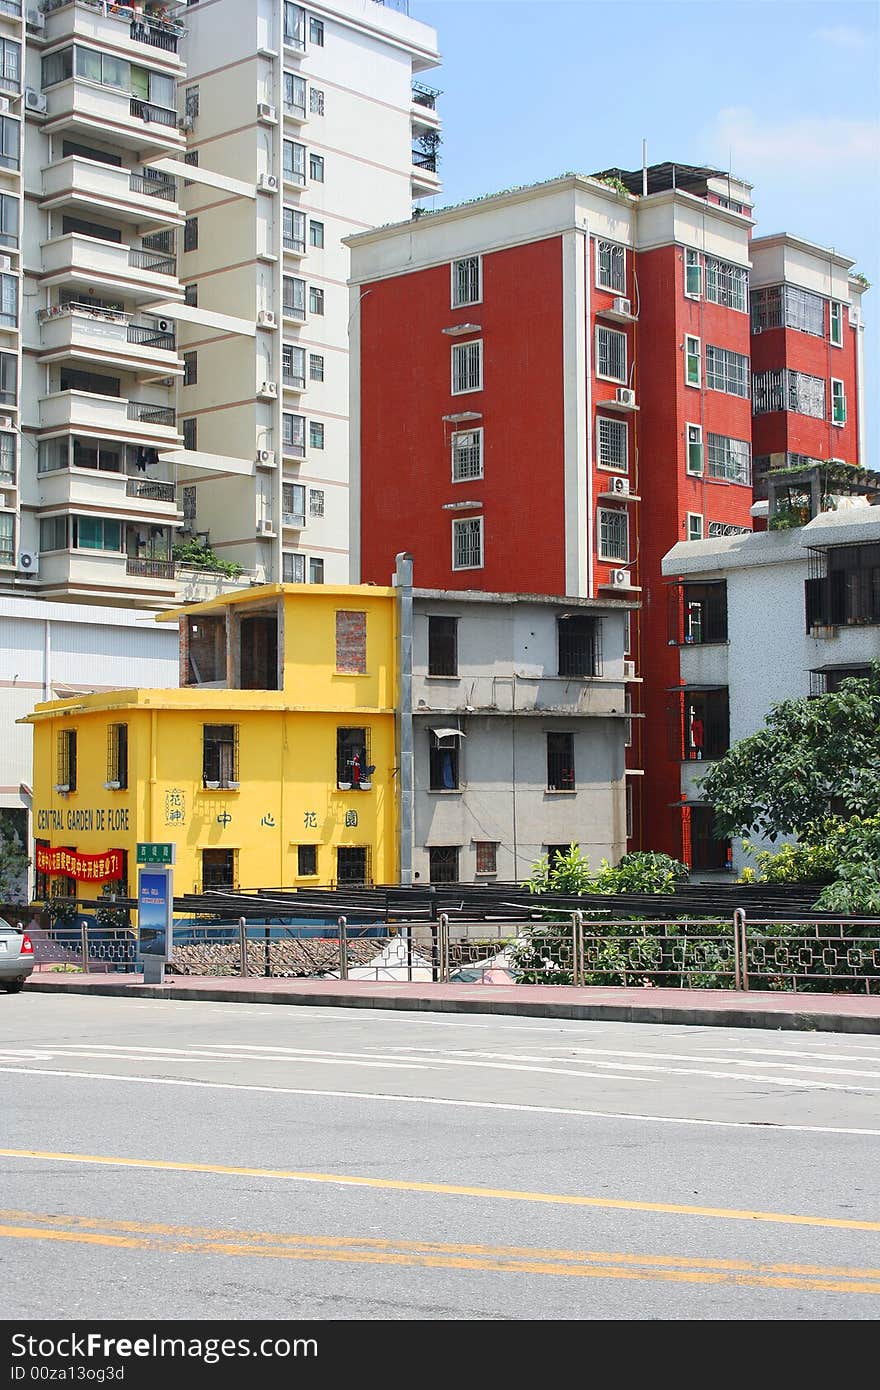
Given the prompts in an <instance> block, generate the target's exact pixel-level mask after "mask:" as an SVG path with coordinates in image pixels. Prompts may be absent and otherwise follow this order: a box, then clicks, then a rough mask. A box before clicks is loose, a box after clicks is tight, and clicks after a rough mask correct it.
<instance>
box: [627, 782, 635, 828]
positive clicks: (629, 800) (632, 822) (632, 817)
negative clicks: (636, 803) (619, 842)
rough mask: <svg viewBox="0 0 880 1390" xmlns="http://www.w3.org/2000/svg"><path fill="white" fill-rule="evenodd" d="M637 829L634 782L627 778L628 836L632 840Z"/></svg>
mask: <svg viewBox="0 0 880 1390" xmlns="http://www.w3.org/2000/svg"><path fill="white" fill-rule="evenodd" d="M634 831H635V814H634V807H633V784H632V782H631V781H629V780H627V783H626V838H627V839H628V840H631V839H632V838H633V833H634Z"/></svg>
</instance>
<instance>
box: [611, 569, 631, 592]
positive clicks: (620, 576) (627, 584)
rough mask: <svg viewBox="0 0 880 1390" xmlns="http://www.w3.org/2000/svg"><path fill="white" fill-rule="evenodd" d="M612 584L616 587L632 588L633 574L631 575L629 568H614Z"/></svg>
mask: <svg viewBox="0 0 880 1390" xmlns="http://www.w3.org/2000/svg"><path fill="white" fill-rule="evenodd" d="M611 586H612V588H614V589H630V588H632V576H631V575H630V572H629V570H612V571H611Z"/></svg>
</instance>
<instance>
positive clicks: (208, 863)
mask: <svg viewBox="0 0 880 1390" xmlns="http://www.w3.org/2000/svg"><path fill="white" fill-rule="evenodd" d="M235 879H236V875H235V850H234V849H203V850H202V889H203V890H204V891H205V892H209V891H210V890H211V889H212V888H227V889H228V888H235V886H236V882H235Z"/></svg>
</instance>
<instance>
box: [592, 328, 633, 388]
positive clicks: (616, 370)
mask: <svg viewBox="0 0 880 1390" xmlns="http://www.w3.org/2000/svg"><path fill="white" fill-rule="evenodd" d="M596 371H597V373H598V375H599V376H605V377H610V379H611V380H612V381H624V382H625V381H626V334H625V333H618V332H617V331H616V330H615V329H613V328H597V329H596Z"/></svg>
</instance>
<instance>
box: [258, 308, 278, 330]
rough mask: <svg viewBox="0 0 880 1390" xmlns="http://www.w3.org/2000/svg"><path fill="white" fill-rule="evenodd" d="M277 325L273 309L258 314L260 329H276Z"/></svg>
mask: <svg viewBox="0 0 880 1390" xmlns="http://www.w3.org/2000/svg"><path fill="white" fill-rule="evenodd" d="M275 323H276V319H275V315H274V314H273V313H272V310H271V309H261V310H260V312H259V313H258V314H257V327H258V328H274V327H275Z"/></svg>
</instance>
